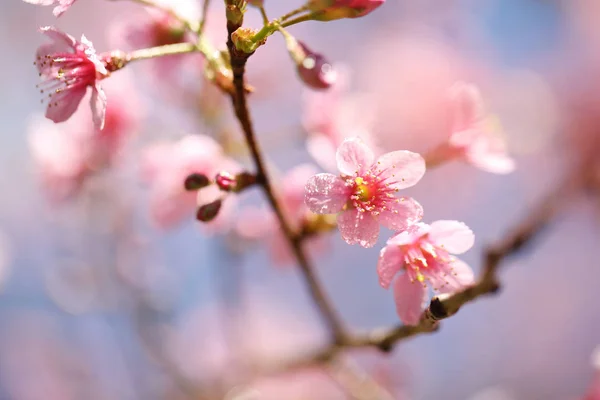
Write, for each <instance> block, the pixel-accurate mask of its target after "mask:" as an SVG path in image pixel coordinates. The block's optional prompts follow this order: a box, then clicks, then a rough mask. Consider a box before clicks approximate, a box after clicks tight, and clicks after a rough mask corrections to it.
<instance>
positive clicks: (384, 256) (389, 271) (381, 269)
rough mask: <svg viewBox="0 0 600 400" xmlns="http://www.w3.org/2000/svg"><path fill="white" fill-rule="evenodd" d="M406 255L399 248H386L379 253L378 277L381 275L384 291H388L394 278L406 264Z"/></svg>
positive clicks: (380, 280) (380, 279)
mask: <svg viewBox="0 0 600 400" xmlns="http://www.w3.org/2000/svg"><path fill="white" fill-rule="evenodd" d="M403 257H404V253H403V252H402V250H400V248H399V247H398V246H386V247H384V248H383V249H381V252H380V253H379V260H378V261H377V275H379V284H380V285H381V287H383V288H384V289H388V288H389V287H390V284H391V283H392V280H394V276H396V274H397V273H398V272H399V271H400V269H401V268H402V266H403V264H404V258H403Z"/></svg>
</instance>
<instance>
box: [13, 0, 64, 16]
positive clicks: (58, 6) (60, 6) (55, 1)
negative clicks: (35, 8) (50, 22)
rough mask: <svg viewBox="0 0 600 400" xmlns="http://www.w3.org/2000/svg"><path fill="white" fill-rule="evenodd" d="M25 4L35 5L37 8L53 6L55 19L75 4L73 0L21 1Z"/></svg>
mask: <svg viewBox="0 0 600 400" xmlns="http://www.w3.org/2000/svg"><path fill="white" fill-rule="evenodd" d="M23 1H24V2H25V3H29V4H37V5H39V6H55V7H54V10H52V13H53V14H54V16H55V17H60V16H61V15H62V14H63V13H64V12H65V11H67V10H68V9H69V7H71V6H72V5H73V3H75V0H23Z"/></svg>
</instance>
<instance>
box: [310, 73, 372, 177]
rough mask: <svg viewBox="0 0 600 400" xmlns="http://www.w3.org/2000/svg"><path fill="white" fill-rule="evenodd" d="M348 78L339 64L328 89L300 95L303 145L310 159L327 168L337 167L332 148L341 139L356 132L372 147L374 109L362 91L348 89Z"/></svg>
mask: <svg viewBox="0 0 600 400" xmlns="http://www.w3.org/2000/svg"><path fill="white" fill-rule="evenodd" d="M349 80H350V72H349V71H348V69H347V68H345V67H340V68H338V73H337V79H336V82H335V84H334V85H333V86H332V87H331V88H330V89H329V90H327V91H318V92H317V91H314V90H306V91H305V93H304V96H303V97H304V98H303V103H304V106H303V109H304V111H303V117H302V120H303V121H302V123H303V126H304V129H305V130H306V131H307V132H308V139H307V140H306V147H307V149H308V152H309V153H310V155H311V156H312V157H313V159H314V160H315V161H316V162H317V163H318V164H319V165H320V166H321V167H323V168H324V169H325V170H327V171H330V172H333V171H335V170H336V169H337V167H336V163H335V152H336V149H337V148H338V147H339V145H340V144H342V142H343V141H344V139H346V138H349V137H355V136H360V138H361V139H362V140H363V141H364V142H365V143H366V144H367V145H368V146H369V147H370V148H372V149H375V148H376V146H375V145H374V140H373V137H372V135H371V132H370V129H371V125H372V121H373V116H374V114H373V111H374V109H373V107H372V106H371V102H370V101H369V99H368V98H367V96H366V95H364V94H360V93H352V94H349V93H348V86H349Z"/></svg>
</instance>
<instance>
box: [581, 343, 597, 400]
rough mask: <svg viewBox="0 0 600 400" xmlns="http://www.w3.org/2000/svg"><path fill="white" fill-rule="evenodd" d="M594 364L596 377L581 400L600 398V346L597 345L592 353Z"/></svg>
mask: <svg viewBox="0 0 600 400" xmlns="http://www.w3.org/2000/svg"><path fill="white" fill-rule="evenodd" d="M592 366H593V367H594V369H595V371H594V377H593V378H592V383H591V385H590V386H589V387H588V390H587V392H586V394H585V396H584V397H583V398H582V399H581V400H600V347H597V348H596V349H595V350H594V352H593V353H592Z"/></svg>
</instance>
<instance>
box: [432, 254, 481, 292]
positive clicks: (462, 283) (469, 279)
mask: <svg viewBox="0 0 600 400" xmlns="http://www.w3.org/2000/svg"><path fill="white" fill-rule="evenodd" d="M439 266H440V269H441V271H443V272H444V273H445V276H443V277H442V276H439V277H436V278H434V279H431V280H432V284H434V285H436V286H438V287H437V289H438V290H439V291H440V292H441V293H454V292H457V291H458V290H461V289H463V288H465V287H466V286H469V285H472V284H473V283H474V282H475V275H474V274H473V270H472V269H471V267H469V265H468V264H467V263H465V262H464V261H462V260H459V259H458V258H453V259H452V260H451V261H450V262H448V263H439ZM430 278H432V277H430Z"/></svg>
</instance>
